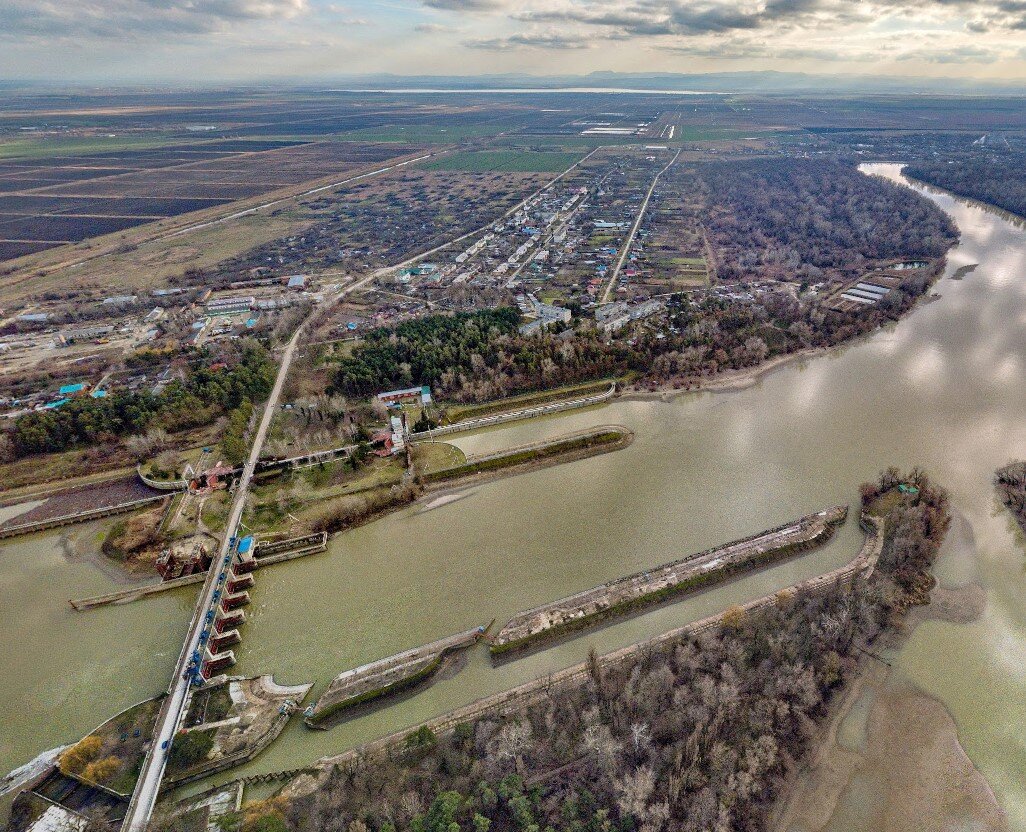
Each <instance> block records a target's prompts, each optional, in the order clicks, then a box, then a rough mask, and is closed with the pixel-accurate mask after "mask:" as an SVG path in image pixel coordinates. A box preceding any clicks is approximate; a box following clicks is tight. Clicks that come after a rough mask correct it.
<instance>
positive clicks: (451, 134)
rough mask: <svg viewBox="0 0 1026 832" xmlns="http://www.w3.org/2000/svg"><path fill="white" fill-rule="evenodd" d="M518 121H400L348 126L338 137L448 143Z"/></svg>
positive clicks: (499, 129) (494, 131)
mask: <svg viewBox="0 0 1026 832" xmlns="http://www.w3.org/2000/svg"><path fill="white" fill-rule="evenodd" d="M519 126H520V125H519V124H512V123H510V122H505V121H503V122H498V121H490V122H486V123H485V124H452V123H450V124H444V125H443V124H418V125H412V126H405V125H401V124H395V125H382V126H380V127H363V128H360V129H359V130H347V131H346V132H344V133H339V134H338V135H337V138H339V139H344V140H346V141H352V140H355V139H359V140H361V141H367V142H438V143H441V144H449V143H452V142H459V141H463V140H465V139H478V138H481V137H487V136H497V135H498V134H499V133H502V132H505V131H506V130H515V129H517V128H518V127H519Z"/></svg>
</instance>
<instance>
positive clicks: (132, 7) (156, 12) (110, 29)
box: [0, 0, 309, 38]
mask: <svg viewBox="0 0 1026 832" xmlns="http://www.w3.org/2000/svg"><path fill="white" fill-rule="evenodd" d="M308 9H309V3H308V0H73V2H67V1H66V0H4V2H3V3H2V4H0V32H2V33H3V34H2V36H3V37H7V38H15V37H18V36H50V37H62V36H67V37H76V38H77V37H81V36H84V35H91V36H94V37H101V38H119V37H123V36H126V35H159V34H175V33H177V34H201V33H207V32H217V31H223V30H226V29H231V28H232V27H234V26H236V25H238V24H240V23H249V22H258V21H265V22H266V21H273V20H289V19H291V18H294V17H297V16H299V15H302V14H304V13H305V12H307V11H308Z"/></svg>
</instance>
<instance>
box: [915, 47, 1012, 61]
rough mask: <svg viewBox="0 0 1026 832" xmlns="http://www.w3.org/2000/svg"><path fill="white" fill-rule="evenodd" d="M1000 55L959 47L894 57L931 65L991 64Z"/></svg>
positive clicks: (993, 52)
mask: <svg viewBox="0 0 1026 832" xmlns="http://www.w3.org/2000/svg"><path fill="white" fill-rule="evenodd" d="M1000 58H1001V55H1000V54H999V53H997V52H995V51H994V50H993V49H981V48H979V47H976V46H960V47H955V48H953V49H911V50H909V51H907V52H902V53H901V54H899V55H897V56H896V60H899V61H922V62H924V63H931V64H992V63H994V62H995V61H998V60H1000Z"/></svg>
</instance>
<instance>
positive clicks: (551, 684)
mask: <svg viewBox="0 0 1026 832" xmlns="http://www.w3.org/2000/svg"><path fill="white" fill-rule="evenodd" d="M860 526H861V527H862V529H863V531H865V533H866V539H865V541H864V542H863V544H862V547H861V549H860V550H859V553H858V554H857V555H856V556H855V558H854V559H852V560H851V561H849V562H848V563H846V564H845V565H844V566H841V567H838V568H837V569H833V570H831V571H829V572H825V573H823V574H822V575H817V576H816V577H814V578H810V579H808V580H806V581H801V582H799V583H796V584H792V585H790V586H788V587H785V588H784V589H782V590H780V591H778V592H774V593H772V594H769V595H763V596H762V597H760V598H756V599H755V600H753V601H749V602H748V603H747V604H742V605H740V606H738V607H731V608H729V609H727V610H724V611H722V612H719V613H717V614H715V615H711V616H709V617H707V618H702V619H699V620H698V621H694V622H692V623H691V624H685V625H684V626H683V627H678V628H676V629H673V630H670V631H668V632H666V633H662V634H660V635H658V636H655V637H654V638H651V639H647V640H645V641H641V642H638V643H636V644H632V645H630V646H628V647H623V648H621V649H619V650H614V651H613V652H611V653H606V654H605V655H603V656H600V657H599V659H598V662H599V665H600V666H601V667H612V666H616V665H618V664H620V663H621V662H624V661H629V660H630V659H632V658H633V657H634V656H636V655H637V654H639V653H641V652H643V651H646V650H650V649H652V648H653V647H659V646H661V645H664V644H667V643H673V642H679V641H682V640H683V639H685V638H690V637H693V636H696V635H698V634H700V633H703V632H707V631H709V630H712V629H715V628H717V627H719V626H721V625H722V624H723V621H724V618H725V617H727V616H731V617H732V618H736V616H737V615H738V614H739V613H740V614H741V615H747V614H751V613H756V612H758V611H759V610H762V609H766V608H767V607H770V606H772V605H774V604H778V603H780V602H781V600H782V598H786V597H788V596H791V597H795V596H806V597H807V596H815V595H821V594H823V593H825V592H827V591H828V590H830V589H831V588H833V587H836V586H844V585H847V584H850V583H851V582H852V581H853V580H855V579H856V578H857V577H859V576H862V577H869V576H870V575H871V574H872V573H873V570H874V569H875V568H876V563H877V560H878V559H879V557H880V552H881V550H882V549H883V542H884V524H883V521H882V520H880V519H879V518H877V517H871V516H865V515H864V516H863V517H862V518H861V520H860ZM589 672H590V671H589V668H588V663H587V662H581V663H580V664H576V665H573V666H572V667H568V668H566V669H564V670H560V671H558V672H556V673H552V674H550V675H548V676H542V677H540V678H538V679H534V680H532V681H530V682H527V683H525V684H523V685H520V686H519V687H516V688H512V689H511V690H508V691H503V692H501V693H497V694H493V695H491V696H486V697H483V698H481V699H478V700H476V701H474V702H471V703H470V704H469V705H465V706H464V707H462V708H457V709H456V710H453V711H449V712H448V713H446V714H443V715H441V716H439V717H436V718H434V719H430V720H427V721H426V722H422V723H420V724H419V725H413V726H410V727H409V728H406V729H403V730H401V731H396V732H395V733H392V734H389V735H388V736H385V737H382V738H380V739H377V740H372V741H371V742H368V743H364V744H363V745H361V746H359V747H357V748H353V749H351V750H349V751H346V752H343V753H342V754H336V755H333V756H330V757H322V758H321V759H320V760H318V761H317V762H316V763H314V765H313V766H312V770H311V769H306V770H304V771H303V772H302V773H301V774H299V775H298V776H297V777H296V778H295V779H294V780H292V781H290V782H289V783H288V784H286V786H285V787H284V788H283V789H282V791H281V794H282V796H284V797H286V798H290V799H291V798H296V797H302V796H304V795H307V794H310V793H312V792H314V791H316V790H317V788H318V787H319V786H320V785H321V784H323V783H324V782H326V781H327V779H328V778H329V777H330V776H331V773H332V771H333V770H334V769H335V768H336V767H339V768H342V769H343V770H347V769H348V770H355V769H356V768H357V767H359V766H361V765H363V764H364V761H365V760H366V759H368V758H372V757H375V756H377V757H380V756H386V757H401V756H402V755H403V754H404V753H406V750H407V739H408V737H409V736H410V735H411V734H413V733H415V732H416V731H419V730H421V729H427V730H429V731H431V732H432V733H433V734H435V735H439V734H446V733H449V732H451V731H453V730H454V729H455V728H456V726H457V725H459V724H460V723H465V722H472V721H474V720H479V719H484V718H489V719H495V718H503V717H506V716H510V715H514V714H518V713H522V712H523V710H524V709H525V708H526V707H528V706H530V705H532V704H534V703H535V702H539V701H541V700H543V699H544V698H545V697H547V696H550V695H552V694H553V693H555V692H558V691H559V690H566V689H570V688H572V687H573V686H575V685H580V684H584V683H585V681H586V680H587V678H588V675H589Z"/></svg>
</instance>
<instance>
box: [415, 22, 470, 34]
mask: <svg viewBox="0 0 1026 832" xmlns="http://www.w3.org/2000/svg"><path fill="white" fill-rule="evenodd" d="M413 31H415V32H420V33H421V34H422V35H444V34H448V33H451V32H458V31H459V29H457V28H456V27H455V26H446V25H444V24H442V23H418V24H417V25H416V26H414V27H413Z"/></svg>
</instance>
